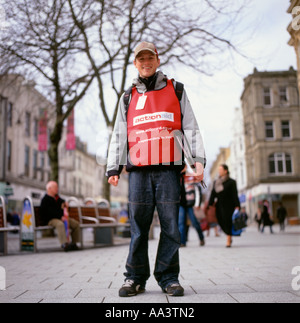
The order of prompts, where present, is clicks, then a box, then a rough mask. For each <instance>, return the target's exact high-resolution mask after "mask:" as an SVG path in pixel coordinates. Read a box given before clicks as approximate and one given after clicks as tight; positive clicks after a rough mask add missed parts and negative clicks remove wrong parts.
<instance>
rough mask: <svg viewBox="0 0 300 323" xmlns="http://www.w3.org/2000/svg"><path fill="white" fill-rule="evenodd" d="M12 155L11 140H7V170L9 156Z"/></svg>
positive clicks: (9, 169) (9, 160)
mask: <svg viewBox="0 0 300 323" xmlns="http://www.w3.org/2000/svg"><path fill="white" fill-rule="evenodd" d="M11 155H12V143H11V141H8V142H7V170H8V171H9V172H10V171H11V161H12V158H11Z"/></svg>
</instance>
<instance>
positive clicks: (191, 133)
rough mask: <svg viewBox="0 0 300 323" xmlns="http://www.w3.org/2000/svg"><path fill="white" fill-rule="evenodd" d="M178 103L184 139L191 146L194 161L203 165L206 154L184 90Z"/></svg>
mask: <svg viewBox="0 0 300 323" xmlns="http://www.w3.org/2000/svg"><path fill="white" fill-rule="evenodd" d="M180 104H181V114H182V131H183V133H184V136H185V140H187V142H188V143H189V145H190V147H191V150H192V154H193V158H194V160H195V162H200V163H201V164H202V165H203V166H204V167H205V165H206V155H205V149H204V144H203V139H202V135H201V132H200V129H199V126H198V122H197V120H196V117H195V114H194V112H193V109H192V106H191V103H190V101H189V99H188V96H187V94H186V91H185V90H184V91H183V95H182V99H181V102H180Z"/></svg>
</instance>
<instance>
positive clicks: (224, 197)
mask: <svg viewBox="0 0 300 323" xmlns="http://www.w3.org/2000/svg"><path fill="white" fill-rule="evenodd" d="M229 175H230V173H229V169H228V166H227V165H225V164H223V165H221V166H220V167H219V178H218V179H217V180H216V181H215V182H214V184H213V189H212V192H211V195H210V198H209V206H213V205H214V204H215V206H216V214H217V219H218V223H219V225H220V227H221V229H222V230H223V231H224V233H225V234H226V235H227V243H226V247H227V248H230V247H231V244H232V215H233V212H234V210H235V209H240V201H239V197H238V193H237V186H236V181H235V180H233V179H232V178H230V177H229Z"/></svg>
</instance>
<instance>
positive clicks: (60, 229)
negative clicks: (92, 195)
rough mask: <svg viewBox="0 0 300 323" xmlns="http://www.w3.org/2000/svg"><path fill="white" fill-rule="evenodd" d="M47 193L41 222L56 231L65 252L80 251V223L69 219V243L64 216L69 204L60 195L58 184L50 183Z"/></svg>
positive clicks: (43, 203)
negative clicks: (70, 240)
mask: <svg viewBox="0 0 300 323" xmlns="http://www.w3.org/2000/svg"><path fill="white" fill-rule="evenodd" d="M46 190H47V193H46V195H45V196H44V197H43V199H42V201H41V207H40V212H41V220H42V224H43V225H49V226H52V227H53V228H55V229H56V231H57V235H58V239H59V241H60V245H61V247H62V249H63V250H64V251H73V250H78V247H77V243H78V242H79V241H80V227H79V222H77V221H76V220H74V219H71V218H68V223H69V228H70V229H71V231H72V232H71V237H72V242H68V238H67V234H66V229H65V223H64V221H66V219H65V216H64V209H65V207H68V203H67V202H66V201H65V200H63V199H62V198H60V196H59V195H58V184H57V183H56V182H54V181H50V182H49V183H48V184H47V187H46Z"/></svg>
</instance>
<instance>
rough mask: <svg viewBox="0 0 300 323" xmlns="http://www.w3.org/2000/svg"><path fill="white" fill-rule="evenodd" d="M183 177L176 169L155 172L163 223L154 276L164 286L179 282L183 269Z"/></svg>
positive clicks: (158, 206)
mask: <svg viewBox="0 0 300 323" xmlns="http://www.w3.org/2000/svg"><path fill="white" fill-rule="evenodd" d="M179 176H180V175H179V174H178V173H177V172H176V171H172V170H164V171H159V172H158V171H157V172H153V183H154V186H155V199H156V206H157V211H158V216H159V220H160V225H161V234H160V240H159V245H158V251H157V257H156V264H155V270H154V276H155V278H156V280H157V282H158V284H159V286H160V287H161V288H163V289H164V288H166V287H167V286H168V285H169V284H170V283H175V282H178V276H179V271H180V267H179V251H178V250H179V247H180V232H179V229H178V214H179V201H180V181H179Z"/></svg>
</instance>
